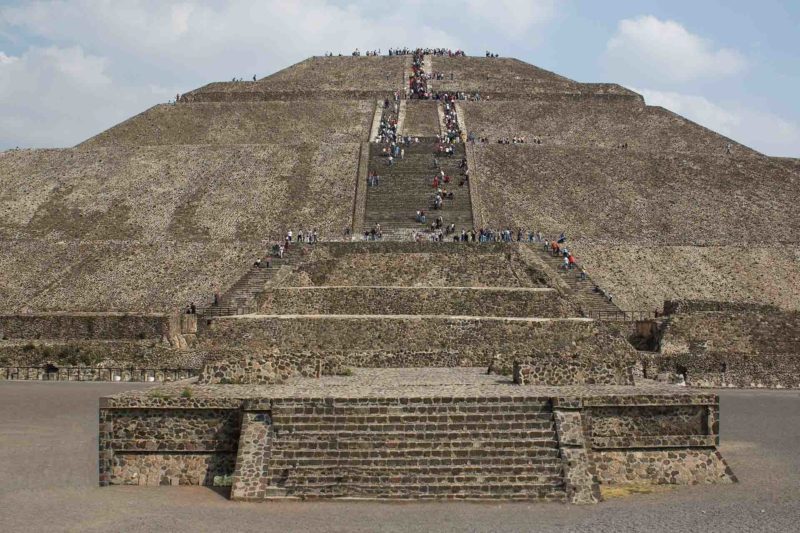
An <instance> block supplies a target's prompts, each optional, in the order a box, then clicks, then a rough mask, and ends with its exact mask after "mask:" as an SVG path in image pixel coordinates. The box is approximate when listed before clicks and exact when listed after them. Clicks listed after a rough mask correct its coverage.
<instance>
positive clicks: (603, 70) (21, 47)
mask: <svg viewBox="0 0 800 533" xmlns="http://www.w3.org/2000/svg"><path fill="white" fill-rule="evenodd" d="M403 46H408V47H417V46H424V47H428V46H436V47H450V48H460V49H463V50H465V51H466V52H467V53H468V54H470V55H482V54H483V53H484V52H485V51H486V50H487V49H488V50H491V51H493V52H497V53H500V54H501V55H502V56H507V57H516V58H518V59H521V60H523V61H527V62H529V63H532V64H534V65H537V66H539V67H542V68H545V69H548V70H552V71H554V72H557V73H559V74H561V75H564V76H567V77H569V78H572V79H575V80H578V81H582V82H613V83H620V84H622V85H625V86H626V87H629V88H631V89H633V90H635V91H637V92H639V93H641V94H642V95H644V97H645V101H646V102H647V103H648V104H649V105H660V106H663V107H666V108H668V109H671V110H672V111H675V112H677V113H679V114H681V115H683V116H685V117H687V118H689V119H691V120H694V121H695V122H698V123H700V124H702V125H704V126H706V127H709V128H711V129H713V130H715V131H718V132H720V133H722V134H724V135H727V136H729V137H731V138H733V139H735V140H737V141H739V142H742V143H744V144H746V145H748V146H751V147H753V148H755V149H757V150H759V151H761V152H763V153H765V154H767V155H773V156H788V157H800V103H798V95H800V61H798V59H800V57H798V56H799V55H800V1H798V0H786V1H783V2H781V1H773V0H761V1H759V2H753V1H752V0H725V1H717V0H701V1H700V0H692V1H685V0H671V1H654V0H636V1H634V0H628V1H623V0H603V1H602V2H601V1H595V0H585V1H579V0H491V1H480V0H459V1H450V0H446V1H440V2H437V1H435V0H401V1H400V2H397V1H393V2H381V1H377V0H351V1H334V0H302V1H300V0H298V1H288V0H283V1H277V0H228V1H221V0H217V1H214V0H208V1H199V0H183V1H176V2H171V1H169V0H58V1H56V0H52V1H50V0H48V1H31V0H28V1H6V0H0V149H7V148H13V147H17V146H18V147H66V146H73V145H75V144H77V143H79V142H81V141H83V140H84V139H86V138H88V137H91V136H92V135H94V134H96V133H99V132H100V131H102V130H104V129H106V128H108V127H110V126H112V125H114V124H116V123H118V122H120V121H122V120H125V119H126V118H128V117H130V116H132V115H135V114H137V113H140V112H142V111H144V110H145V109H147V108H149V107H151V106H153V105H155V104H157V103H163V102H166V101H168V100H169V99H170V98H174V97H175V94H177V93H183V92H186V91H189V90H191V89H194V88H197V87H199V86H202V85H205V84H206V83H209V82H212V81H226V80H230V79H231V78H233V77H242V78H252V76H253V75H257V76H258V77H263V76H266V75H268V74H270V73H272V72H275V71H276V70H279V69H281V68H284V67H286V66H288V65H290V64H292V63H296V62H298V61H301V60H303V59H305V58H306V57H309V56H311V55H322V54H324V53H325V52H327V51H332V52H335V53H339V52H341V53H345V54H346V53H350V52H351V51H352V50H353V49H355V48H357V47H358V48H360V49H361V50H367V49H377V48H380V49H381V50H383V51H385V50H386V49H388V48H389V47H403Z"/></svg>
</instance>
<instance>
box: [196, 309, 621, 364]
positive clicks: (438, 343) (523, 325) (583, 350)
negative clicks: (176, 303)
mask: <svg viewBox="0 0 800 533" xmlns="http://www.w3.org/2000/svg"><path fill="white" fill-rule="evenodd" d="M607 328H608V326H606V325H605V324H600V323H596V322H593V321H588V320H582V319H518V318H481V317H470V318H462V317H446V316H405V315H393V316H389V315H385V316H370V315H363V316H348V315H340V316H334V315H327V316H292V315H288V316H257V315H252V316H243V317H234V318H222V319H215V320H213V321H212V322H211V324H210V326H209V327H208V329H206V330H205V331H204V333H203V338H204V343H205V346H206V347H207V348H209V349H212V348H213V349H222V348H224V347H226V346H237V347H239V348H242V349H247V350H252V351H253V352H254V353H260V352H263V351H266V352H269V351H270V350H272V349H273V348H277V349H279V350H280V351H281V352H285V353H288V354H291V353H293V352H303V351H308V352H315V353H326V352H334V353H335V352H337V351H341V352H345V353H354V354H357V353H360V352H385V353H386V354H390V353H392V352H395V351H404V352H434V351H441V352H454V353H457V354H459V357H460V359H461V361H462V362H461V363H460V364H461V366H482V365H488V364H489V363H490V362H492V361H494V360H495V356H501V358H502V360H501V361H500V362H499V364H498V365H497V366H498V369H501V370H502V371H504V372H505V373H507V374H510V373H511V366H512V362H513V361H514V360H515V358H516V359H519V360H524V358H526V357H532V358H536V357H537V356H540V355H555V354H560V355H564V356H568V355H574V356H576V357H588V358H591V357H592V356H596V355H601V354H611V353H616V354H617V355H619V356H620V357H623V358H624V357H629V356H631V355H632V354H633V353H634V352H633V349H632V347H631V346H630V345H629V344H628V343H627V342H626V341H625V340H624V339H623V338H621V337H619V336H617V335H616V334H613V333H609V330H608V329H607ZM428 366H441V365H440V364H438V362H437V361H430V363H429V365H428Z"/></svg>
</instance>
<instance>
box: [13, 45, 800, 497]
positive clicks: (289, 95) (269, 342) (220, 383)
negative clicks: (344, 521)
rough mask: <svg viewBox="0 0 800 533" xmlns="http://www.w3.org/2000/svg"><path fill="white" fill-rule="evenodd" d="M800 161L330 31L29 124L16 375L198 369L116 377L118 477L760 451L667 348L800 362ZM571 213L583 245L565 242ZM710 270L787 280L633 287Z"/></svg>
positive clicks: (113, 424) (302, 479) (354, 488)
mask: <svg viewBox="0 0 800 533" xmlns="http://www.w3.org/2000/svg"><path fill="white" fill-rule="evenodd" d="M468 128H469V129H470V130H471V131H469V132H468V131H467V130H468ZM468 133H472V135H467V134H468ZM499 137H503V138H507V137H512V138H513V137H516V138H517V139H516V141H517V142H515V143H513V144H512V145H508V144H507V143H502V144H499V143H498V142H497V140H498V138H499ZM520 137H524V138H525V140H524V141H520ZM534 139H535V142H533V140H534ZM798 183H800V182H798V180H797V165H796V164H795V163H794V162H792V161H785V160H776V159H775V158H769V157H766V156H763V155H762V154H758V153H757V152H754V151H753V150H750V149H748V148H746V147H744V146H741V145H739V144H736V143H734V142H732V141H730V140H729V139H727V138H725V137H723V136H720V135H718V134H715V133H714V132H710V131H708V130H706V129H704V128H701V127H700V126H698V125H696V124H693V123H691V122H690V121H687V120H685V119H682V118H681V117H678V116H677V115H674V114H672V113H669V112H667V111H665V110H663V109H660V108H653V107H650V106H647V105H645V103H644V100H643V98H642V97H641V96H640V95H638V94H636V93H634V92H632V91H630V90H628V89H625V88H623V87H621V86H618V85H613V84H591V83H579V82H576V81H573V80H569V79H567V78H564V77H562V76H559V75H557V74H554V73H552V72H548V71H545V70H542V69H539V68H537V67H534V66H532V65H528V64H525V63H523V62H521V61H517V60H513V59H508V58H497V57H492V58H489V57H487V58H485V59H484V58H471V57H465V56H464V54H463V52H461V51H458V52H452V51H448V50H443V49H416V50H404V51H402V52H401V53H399V54H395V53H393V54H392V55H391V56H389V57H379V56H374V55H372V54H370V55H369V56H366V57H359V56H358V55H357V54H354V55H353V56H352V57H328V56H326V57H324V58H321V57H316V58H310V59H308V60H306V61H303V62H300V63H298V64H296V65H293V66H291V67H288V68H287V69H284V70H282V71H280V72H278V73H275V74H273V75H271V76H267V77H264V78H261V79H258V78H254V80H253V81H252V82H250V81H248V82H244V81H241V80H238V81H237V80H234V81H232V82H224V83H211V84H209V85H206V86H204V87H201V88H199V89H197V90H194V91H191V92H188V93H187V94H184V95H183V96H181V97H180V98H178V99H177V102H176V103H175V104H168V105H157V106H155V107H153V108H151V109H149V110H146V111H145V112H143V113H142V114H140V115H137V116H135V117H132V118H131V119H129V120H127V121H125V122H123V123H121V124H119V125H117V126H114V127H112V128H110V129H108V130H107V131H105V132H102V133H100V134H98V135H96V136H94V137H92V138H91V139H88V140H87V141H85V142H84V143H82V144H80V145H79V146H77V147H75V148H70V149H62V150H18V151H9V152H5V153H3V154H2V156H0V191H2V193H0V272H2V273H3V276H2V281H0V294H2V298H0V310H2V312H3V314H2V315H0V379H41V380H46V379H66V380H70V381H71V380H103V379H108V380H112V381H116V380H121V381H122V380H130V381H137V380H142V381H164V382H166V383H163V384H158V385H155V386H153V387H151V388H146V389H144V388H143V389H142V390H137V391H130V392H126V393H122V394H118V395H113V396H110V397H108V398H104V399H102V401H101V403H100V416H99V422H100V424H99V481H100V484H101V485H110V484H115V485H126V484H127V485H207V486H218V487H230V496H231V498H232V499H236V500H248V501H263V500H269V499H277V498H300V499H310V498H353V497H357V498H375V499H479V500H485V499H510V500H533V501H537V500H538V501H559V502H569V503H576V504H584V503H586V504H589V503H596V502H598V501H600V499H601V490H600V489H602V488H603V486H604V485H609V484H619V483H635V484H642V483H655V484H696V483H728V482H732V481H735V477H734V476H733V473H732V472H731V471H730V469H729V468H728V467H727V465H726V463H725V461H724V460H723V458H722V456H721V455H720V453H719V451H718V450H717V446H718V440H719V418H720V415H719V400H718V398H717V397H716V396H715V395H713V394H708V393H705V392H702V391H698V390H696V389H691V388H687V387H681V386H678V385H671V384H668V383H663V382H661V383H659V382H658V381H654V380H653V379H652V378H660V379H661V380H664V381H667V382H674V381H676V380H677V378H676V376H675V374H682V375H683V376H684V378H685V379H686V381H687V382H688V383H689V384H690V385H712V386H731V385H736V386H775V387H778V386H781V387H788V386H798V385H800V382H798V380H797V376H798V375H800V363H798V361H800V356H798V335H797V327H796V326H797V316H796V312H795V311H796V309H797V308H798V298H799V297H800V294H799V293H798V292H797V291H798V289H797V287H796V286H800V283H796V281H797V279H798V278H797V274H798V272H800V271H799V270H798V268H797V265H796V264H795V263H796V261H794V262H793V261H791V258H792V257H793V255H792V254H794V253H795V252H796V250H795V248H796V247H797V242H796V241H797V236H798V234H800V227H798V220H797V218H796V217H793V214H794V211H795V209H794V208H795V207H796V204H798V203H800V200H799V196H798ZM300 230H302V231H303V232H308V231H310V230H314V231H316V232H317V235H318V236H319V241H320V242H317V243H313V244H310V243H307V242H306V243H302V244H301V243H297V242H296V239H294V240H293V239H291V238H288V237H289V234H288V232H289V231H292V232H293V233H294V235H295V236H297V235H298V233H299V232H300ZM480 230H485V231H480ZM501 232H502V233H501ZM539 232H541V233H542V234H543V238H539ZM562 232H564V233H565V238H566V239H567V243H568V247H569V251H571V252H572V253H574V254H576V255H575V256H574V257H575V258H577V259H579V260H580V264H577V265H573V266H570V265H572V263H570V259H569V253H563V252H564V251H563V250H561V251H560V250H558V249H556V250H554V251H552V250H548V249H547V248H546V246H545V244H544V243H543V242H542V241H543V240H544V239H548V240H552V239H554V237H555V238H556V239H557V238H558V237H557V236H558V235H560V234H561V233H562ZM512 234H513V235H512ZM476 235H478V236H481V235H482V236H484V238H480V237H478V238H476ZM500 235H503V237H502V238H498V236H500ZM534 235H536V237H535V238H534ZM509 236H511V238H510V239H509ZM289 241H292V242H289ZM487 241H490V242H487ZM501 241H502V242H501ZM279 242H281V243H285V242H289V246H288V250H287V249H284V252H285V253H280V251H278V252H277V255H279V256H281V257H280V258H276V257H275V256H276V253H275V252H274V251H273V250H274V247H275V246H276V244H277V243H279ZM776 243H779V244H780V250H781V251H783V252H785V253H784V254H782V255H783V256H785V257H779V258H775V257H773V256H774V255H775V253H774V250H775V248H776ZM679 247H681V248H680V249H679ZM706 247H708V248H706ZM737 247H738V248H737ZM279 250H280V248H279ZM765 250H766V251H768V254H767V255H763V254H764V253H765ZM760 254H761V255H760ZM565 256H566V262H567V265H566V266H564V265H563V263H564V261H565ZM681 258H684V259H681ZM759 264H761V265H762V266H759ZM775 265H778V267H777V268H775ZM583 266H585V267H586V269H587V270H588V271H590V272H591V273H592V276H593V277H592V278H589V277H588V275H586V272H585V271H583V270H582V269H581V267H583ZM734 274H735V276H738V277H735V276H734ZM728 278H731V279H734V278H735V280H736V281H735V282H733V281H730V280H729V279H728ZM601 287H602V289H601ZM612 293H613V294H612ZM692 293H696V294H699V295H701V297H702V298H708V299H709V300H715V299H716V300H724V301H725V302H728V301H736V302H762V303H774V304H776V305H778V306H780V307H774V308H773V307H769V308H768V307H763V308H762V307H758V308H756V307H752V308H751V307H746V306H742V305H739V304H737V305H736V306H729V305H727V304H726V303H722V304H711V303H708V302H706V303H694V304H692V303H688V302H681V303H679V304H674V305H673V304H668V305H667V306H666V307H665V308H666V311H667V315H666V316H660V317H658V318H653V319H650V320H648V321H647V322H642V323H641V324H640V325H638V326H637V325H636V324H634V323H633V322H632V321H631V317H632V316H633V315H632V314H631V313H628V312H625V311H622V309H626V310H634V311H638V312H642V311H645V312H646V313H647V315H648V316H649V315H650V314H651V313H652V314H655V313H654V311H656V308H658V307H660V306H661V304H662V302H663V300H664V299H665V297H676V298H677V297H682V296H685V295H686V294H692ZM192 304H194V305H192ZM618 305H620V306H621V307H622V309H621V308H620V307H618ZM790 310H794V311H790ZM194 311H196V314H195V313H194ZM629 339H632V340H633V342H635V343H636V347H637V348H639V349H638V350H637V348H634V346H633V345H632V344H631V342H629Z"/></svg>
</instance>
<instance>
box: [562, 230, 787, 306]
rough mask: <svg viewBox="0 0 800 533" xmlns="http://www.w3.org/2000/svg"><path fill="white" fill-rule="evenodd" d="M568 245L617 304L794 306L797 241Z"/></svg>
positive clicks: (581, 243)
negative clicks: (711, 302)
mask: <svg viewBox="0 0 800 533" xmlns="http://www.w3.org/2000/svg"><path fill="white" fill-rule="evenodd" d="M764 231H768V230H767V229H764ZM746 234H748V233H747V232H745V235H746ZM571 249H573V250H574V251H575V252H576V253H577V257H578V258H579V260H582V261H583V263H584V264H585V265H586V269H587V270H588V271H589V272H590V273H591V275H592V278H593V279H594V280H596V282H597V283H599V284H600V286H601V287H603V288H604V289H606V290H608V291H610V292H611V293H612V294H614V300H615V301H617V302H618V304H619V306H620V307H622V308H623V309H639V310H643V311H652V310H653V309H660V308H661V306H662V305H663V303H664V301H665V300H673V299H706V300H719V301H727V302H743V303H756V304H771V305H776V306H779V307H781V308H784V309H793V310H798V309H800V246H798V245H797V244H788V243H782V244H780V245H779V246H778V247H777V249H780V251H781V252H780V253H776V245H772V244H751V245H747V246H741V245H731V246H685V245H676V246H672V245H669V246H658V245H643V244H613V245H609V244H608V243H596V244H590V243H587V242H578V243H574V244H573V245H572V246H571ZM778 272H779V273H780V274H779V275H776V273H778Z"/></svg>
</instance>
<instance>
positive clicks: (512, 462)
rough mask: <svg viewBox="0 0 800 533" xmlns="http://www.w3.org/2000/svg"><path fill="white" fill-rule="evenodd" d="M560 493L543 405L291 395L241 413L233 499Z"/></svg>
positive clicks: (535, 401)
mask: <svg viewBox="0 0 800 533" xmlns="http://www.w3.org/2000/svg"><path fill="white" fill-rule="evenodd" d="M266 445H268V446H269V450H268V453H267V454H264V453H263V452H265V451H267V450H264V446H266ZM254 476H259V477H261V479H254ZM564 487H565V485H564V479H563V474H562V463H561V459H560V454H559V448H558V439H557V436H556V432H555V424H554V421H553V412H552V408H551V405H550V402H549V400H546V399H541V398H510V397H509V398H503V397H497V398H485V397H483V398H469V397H466V398H336V399H335V400H333V399H309V400H302V399H291V400H273V401H272V403H271V405H270V411H269V413H261V414H259V413H252V412H249V413H246V416H245V417H244V422H243V427H242V437H241V439H240V444H239V452H238V456H237V464H236V473H235V474H234V479H233V488H232V494H231V495H232V498H234V499H243V500H259V499H269V498H274V497H299V498H341V497H351V498H352V497H355V498H403V499H417V498H438V499H441V498H463V499H524V500H553V501H564V498H565V488H564Z"/></svg>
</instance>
